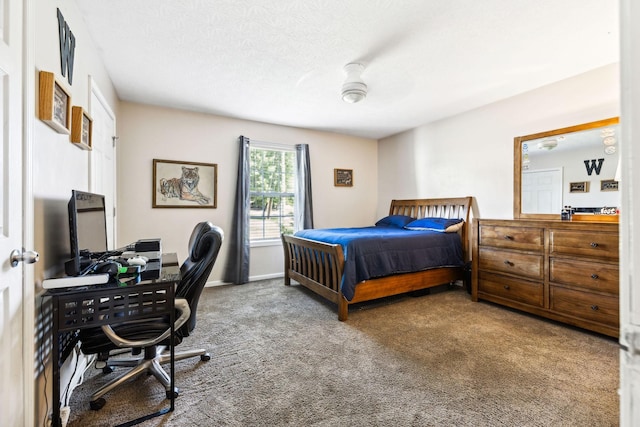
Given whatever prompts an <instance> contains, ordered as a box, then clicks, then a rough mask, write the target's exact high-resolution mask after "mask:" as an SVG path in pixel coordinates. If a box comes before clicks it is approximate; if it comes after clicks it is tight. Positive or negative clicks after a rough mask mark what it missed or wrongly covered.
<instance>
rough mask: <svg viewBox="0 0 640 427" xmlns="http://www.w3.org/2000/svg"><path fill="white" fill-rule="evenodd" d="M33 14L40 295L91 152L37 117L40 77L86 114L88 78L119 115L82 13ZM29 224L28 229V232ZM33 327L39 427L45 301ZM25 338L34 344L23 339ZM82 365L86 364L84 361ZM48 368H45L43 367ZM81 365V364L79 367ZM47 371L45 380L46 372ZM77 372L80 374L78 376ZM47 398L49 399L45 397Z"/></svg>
mask: <svg viewBox="0 0 640 427" xmlns="http://www.w3.org/2000/svg"><path fill="white" fill-rule="evenodd" d="M57 8H59V9H60V11H61V12H62V14H63V16H64V18H65V20H66V22H67V23H68V24H69V26H70V29H71V31H72V32H73V34H74V35H75V37H76V50H75V65H74V77H73V82H72V83H73V84H71V85H70V84H69V82H68V80H67V79H66V78H63V77H62V74H61V66H60V47H59V43H58V18H57V12H56V9H57ZM30 10H32V11H33V12H32V14H31V15H30V16H29V17H28V19H29V18H31V19H30V21H29V23H28V28H30V29H32V30H33V31H32V32H31V34H30V37H31V38H32V39H31V43H32V44H31V46H30V47H31V48H32V49H33V51H32V55H33V57H32V58H30V59H29V60H28V61H27V64H28V66H29V69H28V70H27V72H28V73H31V74H30V76H29V77H28V78H27V79H26V87H27V88H26V90H25V91H24V96H25V97H26V99H28V100H30V101H31V100H33V101H32V102H33V105H34V106H35V108H34V111H33V112H32V114H33V117H31V118H30V120H27V123H33V125H32V128H31V129H29V131H28V132H27V134H29V133H30V134H31V136H32V138H31V140H32V161H33V177H32V178H33V180H32V183H33V197H34V224H33V226H34V249H35V250H36V251H37V252H38V253H39V254H40V261H39V262H38V263H37V264H35V272H34V274H35V279H36V284H35V286H36V287H37V289H38V295H39V294H40V292H41V291H42V290H41V288H40V287H39V284H40V283H41V281H42V279H45V278H49V277H56V276H59V275H62V274H63V263H64V261H65V260H66V259H68V257H69V235H68V226H67V224H68V217H67V201H68V200H69V197H70V196H71V190H72V189H80V190H88V189H89V162H90V155H91V154H90V153H89V152H87V151H83V150H80V149H78V148H77V147H76V146H74V145H73V144H72V143H70V142H69V135H63V134H59V133H57V132H56V131H54V130H53V129H52V128H51V127H49V126H48V125H47V124H45V123H44V122H42V121H40V120H39V119H38V116H37V105H38V91H37V90H36V88H37V86H38V81H39V80H38V73H39V71H41V70H43V71H49V72H52V73H54V74H55V76H56V79H57V80H58V81H59V82H60V84H62V85H63V86H64V87H65V88H66V89H67V90H68V91H69V94H70V96H71V102H72V105H78V106H82V107H83V108H84V109H85V110H88V107H89V99H90V89H89V76H91V77H92V78H93V79H94V81H95V82H96V83H97V85H98V86H99V88H100V90H101V91H102V93H103V95H104V96H105V98H106V100H107V102H108V103H109V105H110V106H111V108H112V109H113V110H114V111H115V112H116V114H117V109H118V99H117V96H116V93H115V90H114V88H113V85H112V84H111V81H110V79H109V77H108V76H107V73H106V70H105V68H104V66H103V64H102V62H101V60H100V59H99V57H98V56H97V53H96V52H97V50H96V48H95V47H94V46H93V42H92V40H91V37H90V36H89V33H88V31H87V28H86V27H85V25H84V21H83V19H82V17H81V16H80V14H79V13H78V10H77V7H76V4H75V2H74V1H72V0H58V1H55V2H52V1H49V0H33V1H32V2H31V5H30ZM28 226H29V225H28V224H27V225H26V227H28ZM35 307H36V313H35V317H36V319H35V324H36V330H35V331H33V334H32V335H31V337H32V338H31V339H36V340H37V344H36V352H37V353H38V352H41V351H42V353H43V354H37V355H36V365H35V367H36V381H35V385H34V389H35V396H34V400H35V403H34V406H35V414H34V417H35V420H36V422H37V425H41V423H42V420H45V419H46V413H47V411H48V412H49V413H50V411H51V408H52V405H53V402H52V400H51V387H52V385H51V375H52V374H51V361H50V360H51V359H50V354H49V352H50V350H51V347H50V346H51V340H46V341H45V342H44V343H42V342H41V339H45V338H46V337H48V333H49V332H50V328H51V317H50V316H51V313H50V312H47V309H46V307H47V305H46V303H45V305H44V307H45V308H44V309H43V311H44V312H45V315H44V317H43V318H40V315H41V314H42V313H41V307H42V305H41V298H39V297H38V298H37V301H36V303H35ZM25 339H27V340H28V339H30V338H29V337H25ZM81 363H82V362H81ZM45 364H46V366H44V365H45ZM80 366H82V364H80ZM74 367H75V359H74V358H73V357H70V358H69V359H67V361H66V363H65V365H63V366H62V367H61V377H62V378H61V385H62V387H63V389H64V386H65V384H69V378H70V377H71V375H72V373H73V372H74V369H73V368H74ZM44 371H46V378H48V380H47V379H45V378H44V375H43V372H44ZM76 373H79V372H76ZM45 393H46V394H47V395H48V397H47V398H45V397H44V396H45Z"/></svg>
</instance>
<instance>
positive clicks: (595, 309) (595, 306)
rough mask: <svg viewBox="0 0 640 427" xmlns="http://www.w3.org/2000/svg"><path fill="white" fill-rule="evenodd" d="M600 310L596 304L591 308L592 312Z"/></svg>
mask: <svg viewBox="0 0 640 427" xmlns="http://www.w3.org/2000/svg"><path fill="white" fill-rule="evenodd" d="M599 308H600V307H598V306H597V305H595V304H593V305H592V306H591V310H593V311H598V309H599Z"/></svg>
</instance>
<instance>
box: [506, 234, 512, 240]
mask: <svg viewBox="0 0 640 427" xmlns="http://www.w3.org/2000/svg"><path fill="white" fill-rule="evenodd" d="M504 238H505V239H506V240H513V236H509V235H508V234H507V235H506V236H504Z"/></svg>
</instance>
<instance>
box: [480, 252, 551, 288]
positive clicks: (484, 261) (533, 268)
mask: <svg viewBox="0 0 640 427" xmlns="http://www.w3.org/2000/svg"><path fill="white" fill-rule="evenodd" d="M479 253H480V259H479V262H478V267H479V269H480V270H491V271H494V272H502V273H509V274H514V275H516V276H525V277H528V278H531V279H540V280H541V279H542V278H543V271H544V270H543V269H544V262H543V256H542V255H536V254H527V253H522V252H514V251H503V250H500V249H493V248H480V250H479Z"/></svg>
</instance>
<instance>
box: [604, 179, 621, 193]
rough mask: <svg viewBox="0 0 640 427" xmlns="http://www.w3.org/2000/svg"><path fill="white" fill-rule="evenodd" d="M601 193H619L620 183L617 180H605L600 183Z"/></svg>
mask: <svg viewBox="0 0 640 427" xmlns="http://www.w3.org/2000/svg"><path fill="white" fill-rule="evenodd" d="M600 191H618V181H616V180H615V179H603V180H602V181H600Z"/></svg>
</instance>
